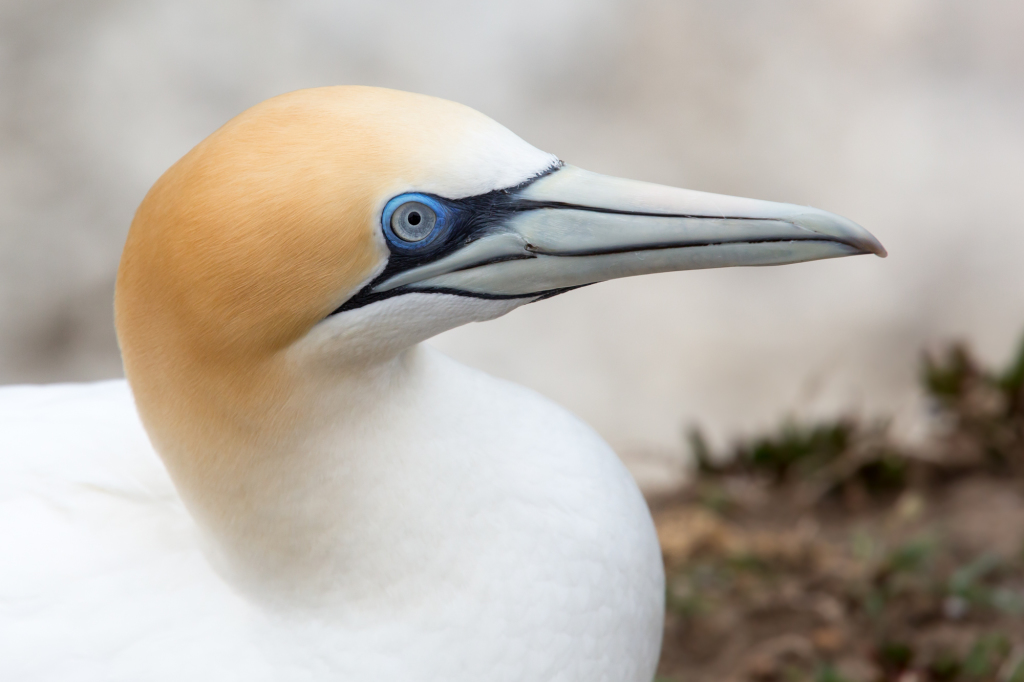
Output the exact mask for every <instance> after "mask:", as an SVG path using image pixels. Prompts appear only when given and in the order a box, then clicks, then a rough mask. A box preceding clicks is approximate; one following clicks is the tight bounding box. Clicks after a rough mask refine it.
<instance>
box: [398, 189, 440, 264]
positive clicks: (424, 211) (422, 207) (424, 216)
mask: <svg viewBox="0 0 1024 682" xmlns="http://www.w3.org/2000/svg"><path fill="white" fill-rule="evenodd" d="M448 217H449V216H448V211H446V210H445V206H444V204H443V203H442V202H441V201H438V199H436V198H435V197H432V196H430V195H427V194H419V193H410V194H402V195H399V196H397V197H395V198H394V199H392V200H391V201H389V202H388V203H387V205H386V206H385V207H384V214H383V215H382V216H381V223H382V224H383V225H382V227H383V228H384V235H385V236H386V237H387V239H388V241H389V242H390V243H391V245H392V246H393V247H398V248H399V249H401V250H408V249H422V248H424V247H426V246H427V245H428V244H433V243H434V242H436V241H437V239H438V237H439V236H440V235H441V234H442V233H444V232H446V227H447V226H446V223H447V222H450V220H448Z"/></svg>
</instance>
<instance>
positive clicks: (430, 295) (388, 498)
mask: <svg viewBox="0 0 1024 682" xmlns="http://www.w3.org/2000/svg"><path fill="white" fill-rule="evenodd" d="M403 202H404V203H403ZM409 202H412V203H409ZM398 204H401V205H402V206H404V207H405V208H404V209H403V211H402V212H390V211H392V209H391V208H389V207H392V206H395V205H398ZM412 214H415V215H416V218H415V220H416V221H417V222H416V223H414V224H412V225H406V226H405V227H406V228H408V229H403V230H397V232H396V231H395V230H394V229H389V228H394V227H395V226H396V223H394V222H389V220H391V218H390V217H389V216H392V215H401V216H408V215H412ZM424 216H425V218H424ZM402 219H403V220H404V219H405V218H402ZM421 219H427V220H428V223H427V224H429V225H434V227H432V228H431V230H428V231H426V232H425V233H429V234H428V236H427V237H426V238H423V239H422V240H420V238H419V236H418V235H419V233H418V232H417V231H416V229H415V227H416V225H419V221H420V220H421ZM435 219H436V221H435ZM395 220H397V218H395ZM435 222H436V225H435ZM396 234H397V235H399V236H396ZM402 234H411V235H417V236H416V238H415V239H412V240H408V239H406V238H405V237H401V236H400V235H402ZM868 251H874V252H876V253H880V254H882V253H884V251H883V250H882V249H881V246H880V245H879V244H878V243H877V242H876V241H875V240H874V238H873V237H871V236H870V235H869V234H867V233H866V232H865V231H864V230H863V229H862V228H860V227H858V226H856V225H855V224H853V223H851V222H849V221H846V220H844V219H842V218H839V217H838V216H833V215H831V214H827V213H824V212H822V211H816V210H814V209H807V208H804V207H796V206H790V205H785V204H770V203H768V202H758V201H753V200H746V199H735V198H731V197H721V196H715V195H706V194H701V193H696V192H688V191H684V190H675V189H671V188H665V187H659V186H654V185H648V184H644V183H635V182H629V181H622V180H617V179H614V178H607V177H604V176H598V175H594V174H590V173H586V172H584V171H580V170H579V169H574V168H571V167H568V166H562V165H561V164H560V162H556V161H555V160H554V158H553V157H551V156H549V155H546V154H544V153H542V152H539V151H538V150H536V149H534V148H533V147H530V146H529V145H527V144H526V143H525V142H523V141H522V140H520V139H519V138H517V137H515V136H514V135H512V133H510V132H508V131H507V130H505V129H504V128H502V127H500V126H498V125H497V124H495V123H494V122H493V121H490V120H489V119H486V118H485V117H483V116H481V115H479V114H477V113H475V112H472V111H471V110H468V109H465V108H464V107H460V106H458V105H454V104H451V103H447V102H442V101H440V100H434V99H431V98H424V97H419V96H414V95H407V94H404V93H395V92H392V91H382V90H375V89H371V88H335V89H324V90H313V91H305V92H301V93H293V94H292V95H288V96H284V97H281V98H277V99H275V100H271V101H269V102H267V103H264V104H263V105H260V106H259V107H256V108H254V109H253V110H250V112H246V113H245V114H243V115H242V116H240V117H239V118H238V119H236V120H235V121H232V122H231V123H229V124H227V125H226V126H225V127H224V128H222V129H221V130H220V131H218V132H217V133H215V134H214V135H212V136H211V137H210V138H209V139H208V140H207V141H205V142H204V143H202V144H201V145H199V146H198V147H197V148H196V149H195V150H193V151H192V152H190V153H189V155H187V156H186V157H185V158H184V159H182V160H181V161H179V162H178V164H175V166H174V167H172V168H171V169H170V170H169V171H168V173H167V174H165V176H164V177H163V178H161V180H160V181H158V183H157V184H156V185H155V186H154V188H153V189H152V190H151V191H150V194H149V195H148V196H147V198H146V199H145V201H144V202H143V204H142V206H141V207H140V209H139V212H138V214H137V215H136V218H135V221H134V222H133V225H132V230H131V233H130V235H129V239H128V243H127V245H126V247H125V254H124V257H123V259H122V264H121V269H120V272H119V278H118V287H117V321H118V334H119V340H120V342H121V346H122V352H123V355H124V358H125V368H126V374H127V376H128V380H129V381H130V383H131V386H132V390H133V392H134V393H132V392H130V391H129V387H128V384H126V383H125V382H123V381H111V382H103V383H98V384H91V385H80V386H77V385H59V386H48V387H9V388H4V389H0V543H2V550H3V554H2V559H0V679H3V680H8V679H10V680H22V681H43V680H53V681H57V680H59V681H61V682H69V681H79V680H97V681H100V680H102V681H104V682H106V681H112V680H125V681H128V680H167V681H169V682H170V681H181V680H217V681H218V682H223V681H227V680H245V681H246V682H253V681H258V680H375V681H381V682H384V681H390V680H395V681H396V682H397V681H399V680H401V681H403V682H409V681H414V680H422V681H424V682H434V681H440V680H444V681H445V682H460V681H465V682H469V681H471V680H472V681H479V680H489V681H492V682H497V681H502V680H507V681H509V682H513V681H517V680H545V681H548V680H559V681H564V682H584V681H586V682H597V681H600V680H607V681H609V682H649V680H650V679H651V678H652V676H653V674H654V670H655V666H656V663H657V659H658V653H659V648H660V642H661V628H662V617H663V606H664V604H663V601H664V577H663V573H662V566H661V557H660V552H659V549H658V543H657V538H656V535H655V532H654V528H653V524H652V521H651V518H650V514H649V513H648V511H647V507H646V505H645V503H644V500H643V498H642V497H641V495H640V492H639V490H638V489H637V487H636V484H635V483H634V482H633V480H632V478H631V477H630V476H629V474H628V472H627V471H626V470H625V468H624V467H623V466H622V464H621V463H620V462H619V460H618V458H617V457H616V456H615V454H614V453H613V452H612V451H611V450H610V449H609V448H608V446H607V445H606V444H605V443H604V442H603V441H602V440H601V439H600V438H599V437H598V436H597V435H596V434H595V433H594V432H593V431H592V430H591V429H590V428H589V427H588V426H586V425H585V424H583V423H582V422H580V421H579V420H578V419H577V418H575V417H573V416H572V415H570V414H568V413H567V412H566V411H564V410H563V409H562V408H560V407H558V406H557V405H554V404H552V403H551V402H549V401H548V400H546V399H544V398H542V397H541V396H539V395H537V394H535V393H533V392H531V391H528V390H526V389H524V388H521V387H518V386H515V385H512V384H509V383H507V382H504V381H499V380H497V379H494V378H491V377H488V376H486V375H484V374H481V373H479V372H477V371H474V370H471V369H468V368H466V367H463V366H461V365H458V364H457V363H455V362H453V361H451V360H449V359H447V358H445V357H443V356H441V355H439V354H437V353H436V352H434V351H432V350H430V349H429V348H427V347H425V346H423V345H421V344H420V342H421V341H423V340H425V339H427V338H429V337H431V336H433V335H435V334H437V333H439V332H441V331H444V330H445V329H450V328H452V327H454V326H457V325H460V324H466V323H468V322H474V321H485V320H488V319H492V318H494V317H497V316H499V315H503V314H505V313H507V312H509V311H511V310H512V309H514V308H516V307H518V306H519V305H522V304H524V303H529V302H532V301H535V300H538V299H540V298H543V297H545V296H548V295H553V294H555V293H559V292H561V291H563V290H565V289H568V288H572V287H575V286H579V285H583V284H588V283H592V282H595V281H598V280H600V279H607V278H610V277H620V276H627V275H633V274H643V273H645V272H659V271H664V270H671V269H687V268H700V267H721V266H726V265H741V264H762V265H763V264H775V263H786V262H795V261H799V260H808V259H814V258H826V257H836V256H843V255H852V254H856V253H864V252H868ZM140 415H141V419H140ZM150 442H152V443H154V444H155V446H156V450H154V446H152V445H150Z"/></svg>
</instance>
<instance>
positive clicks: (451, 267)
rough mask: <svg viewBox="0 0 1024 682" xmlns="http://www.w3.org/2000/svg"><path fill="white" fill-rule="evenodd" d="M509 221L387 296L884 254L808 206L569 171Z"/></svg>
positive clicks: (402, 274)
mask: <svg viewBox="0 0 1024 682" xmlns="http://www.w3.org/2000/svg"><path fill="white" fill-rule="evenodd" d="M507 194H508V197H507V200H506V204H507V206H506V208H505V209H504V211H505V213H504V214H503V217H502V219H501V220H490V221H483V223H482V224H484V225H485V227H482V228H480V229H479V230H477V231H476V232H475V233H473V234H468V235H467V236H466V239H465V240H464V243H462V244H461V245H460V246H459V247H458V248H456V249H454V250H451V251H450V252H448V253H446V254H444V255H442V256H441V257H438V258H436V259H434V260H431V261H430V262H426V263H423V264H419V265H417V266H415V267H411V268H408V269H403V270H402V271H399V272H392V273H387V272H385V273H384V275H383V276H382V278H380V279H379V280H378V281H375V282H374V283H373V284H372V285H371V287H372V290H371V292H368V293H372V294H376V296H385V295H387V293H386V292H393V293H398V290H403V291H443V292H450V293H460V294H464V295H469V296H480V297H486V298H491V297H493V298H505V297H530V296H538V297H540V296H545V295H550V294H552V293H557V292H559V291H562V290H565V289H570V288H574V287H579V286H583V285H586V284H592V283H594V282H599V281H602V280H607V279H614V278H617V277H630V276H633V275H643V274H648V273H655V272H667V271H671V270H696V269H701V268H721V267H730V266H740V265H781V264H785V263H797V262H801V261H809V260H818V259H822V258H838V257H841V256H854V255H858V254H866V253H874V254H876V255H878V256H881V257H885V255H886V252H885V249H884V248H883V247H882V245H881V244H880V243H879V242H878V240H877V239H875V238H874V237H873V236H872V235H871V234H870V233H869V232H868V231H867V230H865V229H864V228H862V227H860V226H859V225H857V224H856V223H854V222H852V221H850V220H847V219H845V218H842V217H840V216H837V215H834V214H832V213H827V212H825V211H819V210H817V209H814V208H808V207H805V206H795V205H792V204H779V203H773V202H769V201H758V200H755V199H742V198H738V197H730V196H723V195H718V194H708V193H704V192H694V191H690V190H684V189H676V188H672V187H665V186H662V185H654V184H650V183H646V182H638V181H634V180H623V179H619V178H613V177H608V176H605V175H599V174H597V173H590V172H588V171H584V170H581V169H579V168H574V167H572V166H563V167H561V168H559V169H558V170H555V171H553V172H551V173H549V174H547V175H545V176H542V177H541V178H539V179H537V180H535V181H534V182H532V183H530V184H528V185H526V186H525V187H523V188H521V189H518V190H511V191H510V192H509V193H507Z"/></svg>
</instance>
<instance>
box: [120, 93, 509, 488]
mask: <svg viewBox="0 0 1024 682" xmlns="http://www.w3.org/2000/svg"><path fill="white" fill-rule="evenodd" d="M481 139H492V140H497V141H498V143H492V144H491V145H490V146H488V145H487V144H481ZM510 139H511V140H515V141H516V142H517V143H519V144H523V145H524V146H525V143H522V142H521V141H520V140H519V139H518V138H516V137H515V136H514V135H512V133H510V132H508V131H507V130H506V129H504V128H503V127H501V126H500V125H498V124H497V123H495V122H493V121H492V120H491V119H489V118H487V117H486V116H484V115H482V114H479V113H477V112H476V111H473V110H472V109H469V108H468V107H465V106H463V105H460V104H456V103H453V102H448V101H445V100H440V99H436V98H432V97H427V96H423V95H415V94H409V93H404V92H398V91H394V90H385V89H379V88H368V87H355V86H352V87H348V86H346V87H331V88H320V89H313V90H303V91H299V92H293V93H290V94H287V95H282V96H280V97H275V98H273V99H271V100H268V101H266V102H263V103H262V104H259V105H257V106H255V107H253V108H252V109H249V110H248V111H246V112H245V113H243V114H241V115H240V116H238V117H236V118H235V119H233V120H231V121H230V122H228V123H227V124H226V125H224V126H223V127H222V128H220V129H219V130H217V131H216V132H214V133H213V134H212V135H210V137H208V138H207V139H206V140H204V141H203V142H201V143H200V144H199V145H197V146H196V147H195V148H194V149H193V150H192V151H190V152H189V153H188V154H186V155H185V156H184V157H183V158H182V159H181V160H180V161H178V162H177V163H176V164H174V165H173V166H172V167H171V168H170V169H169V170H168V171H167V172H166V173H165V174H164V175H163V176H162V177H161V178H160V179H159V180H158V181H157V182H156V184H155V185H154V186H153V188H152V189H151V190H150V191H149V193H148V194H147V195H146V197H145V199H144V200H143V202H142V204H141V206H140V207H139V209H138V212H137V213H136V215H135V219H134V220H133V222H132V225H131V229H130V231H129V234H128V239H127V242H126V244H125V248H124V254H123V256H122V259H121V264H120V268H119V270H118V277H117V291H116V297H115V310H116V323H117V334H118V340H119V343H120V346H121V352H122V355H123V358H124V366H125V373H126V375H127V377H128V380H129V382H130V383H131V386H132V389H133V391H134V394H135V398H136V402H137V404H138V408H139V412H140V414H141V416H142V418H143V421H144V423H145V425H146V428H147V430H148V432H149V434H150V436H151V438H152V439H153V441H154V444H155V445H156V446H157V449H158V450H159V451H160V452H161V454H162V455H163V457H164V460H165V461H166V462H167V464H168V466H169V468H170V469H171V473H172V475H175V477H176V478H179V477H181V476H183V475H188V472H190V471H192V472H195V473H197V474H198V471H199V470H198V469H196V468H195V466H196V465H197V462H195V461H193V460H194V459H195V458H197V457H201V456H209V455H200V454H199V452H200V451H203V452H206V453H210V452H225V453H226V452H227V451H241V450H244V449H245V447H244V444H245V443H246V442H248V441H249V440H250V439H252V438H255V437H256V436H257V433H258V432H259V433H263V434H264V436H265V435H266V434H267V432H268V430H269V431H270V432H272V431H273V430H274V425H275V424H277V425H279V426H281V427H286V426H287V425H288V424H289V423H293V421H294V419H297V418H299V415H301V413H302V409H301V405H299V404H297V401H296V400H293V399H292V398H294V397H295V396H294V395H293V394H294V391H293V390H292V387H291V386H290V385H289V382H290V381H291V379H290V377H289V376H288V371H289V370H288V368H287V365H286V363H285V360H284V353H283V351H284V350H285V349H287V348H288V347H289V346H290V345H291V344H292V343H294V342H295V341H296V340H298V339H300V338H302V337H303V336H304V335H305V334H306V333H307V332H308V331H309V330H310V329H311V328H312V327H313V326H314V325H316V324H317V322H318V321H320V320H322V319H323V318H324V316H326V315H327V314H329V313H330V312H331V311H332V310H333V309H335V308H336V307H337V306H338V305H339V304H340V303H342V302H343V301H345V300H346V299H347V298H348V297H349V296H350V295H351V294H352V293H354V292H355V291H356V290H358V288H359V287H361V286H362V285H363V284H364V283H366V282H367V281H368V280H369V279H370V278H371V277H373V276H374V275H375V274H376V273H378V272H380V270H381V269H382V268H383V267H384V265H385V263H386V260H387V255H388V251H387V247H386V246H385V243H384V240H383V237H382V236H381V234H380V228H379V225H378V222H379V215H380V211H381V208H382V207H383V205H384V204H385V203H386V202H387V201H388V199H390V198H391V197H392V196H395V195H396V194H399V193H401V192H404V191H410V190H413V189H417V190H420V191H444V190H446V189H449V190H451V192H454V193H458V192H459V191H460V190H464V191H465V193H470V192H475V191H480V190H481V189H485V190H486V189H493V186H490V187H487V186H486V185H487V184H488V183H491V182H499V181H500V180H501V178H500V177H497V178H495V177H491V178H488V177H480V176H481V175H484V176H486V173H484V174H481V173H480V171H479V167H480V164H479V163H472V162H473V161H474V160H477V161H479V158H474V156H475V155H477V156H478V155H479V154H484V155H486V154H490V155H491V156H494V153H495V144H498V146H499V147H500V146H501V144H500V143H507V142H508V140H510ZM466 161H468V162H469V163H466ZM492 165H495V164H492ZM496 172H497V173H498V174H499V175H500V171H496ZM474 173H475V175H474ZM438 178H440V179H442V180H444V179H445V178H448V179H449V181H450V182H452V181H453V182H454V183H455V186H454V187H450V188H446V187H444V186H441V185H438V184H437V183H438ZM453 178H454V180H452V179H453ZM459 183H461V185H460V184H459ZM474 183H475V184H474ZM481 183H482V185H481ZM475 185H481V186H475ZM300 402H301V401H300ZM200 443H201V444H203V446H202V447H199V444H200ZM225 456H226V455H225ZM207 464H215V463H213V462H207ZM225 464H226V465H227V466H235V465H236V464H237V463H235V464H229V463H227V462H225ZM202 468H203V467H199V469H202ZM207 473H209V471H208V470H207Z"/></svg>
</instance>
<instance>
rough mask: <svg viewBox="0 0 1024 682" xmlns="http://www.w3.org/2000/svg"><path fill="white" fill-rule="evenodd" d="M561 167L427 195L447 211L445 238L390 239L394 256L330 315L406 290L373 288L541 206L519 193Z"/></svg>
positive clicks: (457, 248) (434, 259)
mask: <svg viewBox="0 0 1024 682" xmlns="http://www.w3.org/2000/svg"><path fill="white" fill-rule="evenodd" d="M561 167H562V163H561V162H558V163H556V164H553V165H552V166H551V167H550V168H548V169H546V170H545V171H544V172H542V173H539V174H537V175H536V176H534V177H532V178H530V179H529V180H527V181H526V182H523V183H520V184H518V185H516V186H514V187H508V188H506V189H497V190H493V191H490V192H487V193H486V194H478V195H476V196H472V197H465V198H463V199H446V198H444V197H439V196H436V195H433V194H428V195H425V196H427V197H429V198H430V199H432V200H434V201H437V202H438V203H439V204H441V205H442V206H443V208H444V211H445V213H446V214H447V218H446V219H447V220H448V221H449V222H448V224H447V225H446V226H445V235H444V238H443V239H437V240H434V241H432V242H431V243H429V244H427V245H425V246H423V247H419V248H413V249H409V248H401V247H398V246H396V245H395V243H394V242H393V241H392V240H390V239H389V240H387V242H388V248H389V250H390V251H391V255H390V256H389V257H388V262H387V265H386V266H385V267H384V270H383V272H381V273H380V274H379V275H377V276H376V277H375V278H374V279H373V281H371V282H370V283H369V284H367V285H366V286H364V287H363V288H362V289H360V290H359V291H358V292H357V293H356V294H355V295H354V296H352V298H350V299H349V300H348V301H346V302H345V303H343V304H342V305H341V306H340V307H339V308H338V309H337V310H334V311H332V312H331V315H335V314H337V313H340V312H344V311H346V310H352V309H355V308H361V307H362V306H364V305H367V304H369V303H374V302H376V301H380V300H383V299H385V298H390V297H392V296H398V295H400V294H403V293H407V292H406V290H404V289H403V288H402V287H398V288H396V289H392V290H390V291H383V292H374V291H373V287H375V286H376V285H377V284H379V283H380V282H383V281H384V280H386V279H390V278H391V277H394V276H395V275H397V274H398V273H400V272H404V271H406V270H411V269H412V268H416V267H419V266H421V265H425V264H427V263H431V262H433V261H436V260H440V259H441V258H444V257H445V256H447V255H449V254H451V253H454V252H455V251H458V250H459V249H461V248H462V247H464V246H465V245H466V244H469V243H471V242H473V241H476V240H477V239H479V238H480V237H482V236H485V235H487V234H489V232H490V231H491V230H492V229H493V228H496V227H497V226H499V225H501V224H502V223H504V222H505V221H506V220H508V219H509V218H510V217H511V216H512V215H514V214H515V213H519V212H520V211H524V210H533V209H535V208H538V207H537V206H533V205H531V204H530V202H526V201H523V200H521V199H519V198H518V193H519V192H521V191H522V190H523V189H525V188H526V187H528V186H529V185H530V184H532V183H533V182H535V181H537V180H539V179H540V178H542V177H544V176H546V175H548V174H550V173H553V172H554V171H556V170H558V169H559V168H561ZM328 317H330V315H329V316H328Z"/></svg>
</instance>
